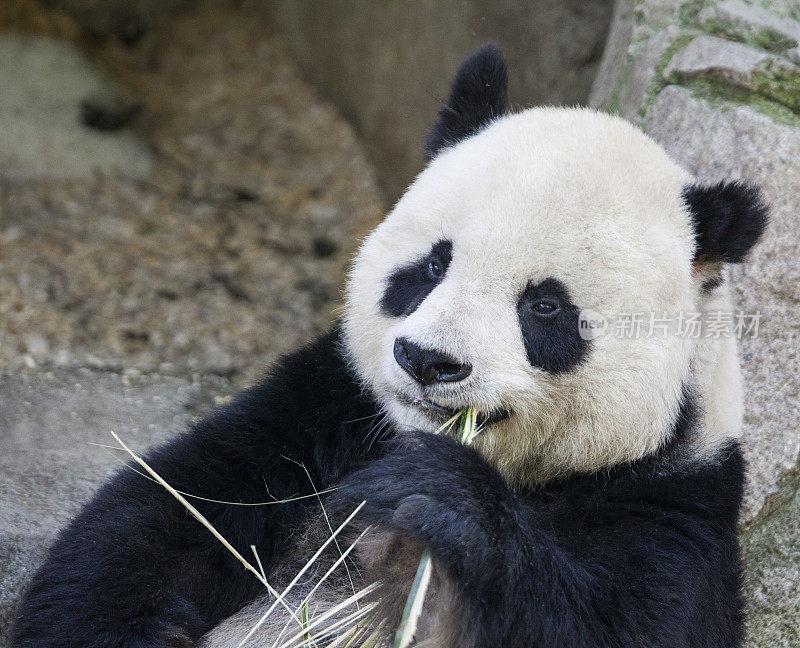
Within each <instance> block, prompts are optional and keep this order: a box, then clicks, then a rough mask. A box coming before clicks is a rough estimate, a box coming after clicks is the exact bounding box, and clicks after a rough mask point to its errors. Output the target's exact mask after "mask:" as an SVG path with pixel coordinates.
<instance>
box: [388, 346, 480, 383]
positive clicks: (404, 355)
mask: <svg viewBox="0 0 800 648" xmlns="http://www.w3.org/2000/svg"><path fill="white" fill-rule="evenodd" d="M394 359H395V360H396V361H397V364H399V365H400V366H401V367H402V368H403V370H404V371H405V372H406V373H407V374H408V375H409V376H411V377H412V378H413V379H414V380H416V381H417V382H418V383H420V384H421V385H426V386H427V385H433V384H436V383H451V382H460V381H461V380H464V379H465V378H466V377H467V376H469V375H470V374H471V373H472V365H471V364H469V363H461V362H459V361H458V360H456V359H455V358H453V357H451V356H449V355H447V354H445V353H441V352H440V351H436V350H433V349H425V348H423V347H421V346H419V345H418V344H415V343H414V342H412V341H411V340H409V339H408V338H404V337H399V338H397V339H396V340H395V341H394Z"/></svg>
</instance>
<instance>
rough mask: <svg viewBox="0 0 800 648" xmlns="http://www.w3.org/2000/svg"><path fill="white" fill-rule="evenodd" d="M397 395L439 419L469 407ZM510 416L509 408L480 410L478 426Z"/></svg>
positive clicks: (445, 418) (447, 418)
mask: <svg viewBox="0 0 800 648" xmlns="http://www.w3.org/2000/svg"><path fill="white" fill-rule="evenodd" d="M396 396H397V399H398V400H399V401H401V402H402V403H404V404H406V405H410V406H411V407H414V408H416V409H419V410H422V411H423V412H425V414H427V415H428V416H430V417H431V418H433V419H435V420H437V421H439V420H440V421H443V422H444V421H447V420H449V419H451V418H453V417H454V416H456V415H458V413H459V412H461V411H463V410H464V409H466V408H467V406H466V405H464V406H463V407H448V406H447V405H441V404H439V403H437V402H435V401H432V400H430V399H429V398H414V397H411V396H408V395H407V394H403V393H398V394H396ZM510 416H511V410H507V409H500V410H494V411H492V412H481V411H479V412H478V416H477V423H478V427H481V426H486V425H491V424H492V423H499V422H500V421H503V420H505V419H507V418H508V417H510Z"/></svg>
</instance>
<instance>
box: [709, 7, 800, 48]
mask: <svg viewBox="0 0 800 648" xmlns="http://www.w3.org/2000/svg"><path fill="white" fill-rule="evenodd" d="M698 21H699V22H700V25H701V26H702V27H703V29H705V30H706V31H709V32H715V33H722V34H725V35H726V36H730V37H731V38H735V39H737V40H741V41H744V42H748V43H752V44H754V45H758V46H761V47H764V48H766V49H769V50H773V51H774V50H789V52H788V54H789V56H791V57H792V58H794V59H795V60H797V61H798V62H800V48H799V47H798V46H800V22H798V21H797V20H792V19H791V18H786V17H784V16H780V15H778V14H775V13H773V12H772V11H768V10H767V9H765V8H764V7H759V6H758V5H753V4H747V3H745V2H741V0H727V1H726V2H719V3H717V4H716V5H712V6H710V7H706V8H705V9H703V10H702V11H701V12H700V14H699V15H698Z"/></svg>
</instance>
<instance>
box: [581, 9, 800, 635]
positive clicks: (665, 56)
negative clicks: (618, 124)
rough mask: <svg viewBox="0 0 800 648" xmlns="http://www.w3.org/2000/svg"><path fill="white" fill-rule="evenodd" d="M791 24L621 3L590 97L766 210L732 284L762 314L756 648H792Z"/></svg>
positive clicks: (754, 368) (798, 577) (753, 561)
mask: <svg viewBox="0 0 800 648" xmlns="http://www.w3.org/2000/svg"><path fill="white" fill-rule="evenodd" d="M798 14H800V7H798V6H797V5H796V4H794V5H792V4H782V3H779V2H777V3H766V2H765V3H755V2H754V3H744V2H738V1H724V0H723V1H722V2H711V1H701V2H686V1H680V0H642V1H638V2H629V1H622V2H620V3H618V7H617V11H616V21H615V24H614V26H613V27H612V34H611V39H610V42H609V46H608V49H607V51H606V54H605V56H604V66H603V69H601V77H602V78H603V79H604V80H605V81H606V83H608V84H609V86H610V87H608V86H606V87H598V86H596V91H595V93H594V105H596V106H599V107H606V108H610V109H612V110H617V111H619V112H620V113H621V114H623V115H624V116H625V117H627V118H628V119H631V120H633V121H635V122H638V123H640V124H641V125H642V126H643V127H644V128H645V130H646V131H647V132H648V133H649V134H650V135H652V136H653V137H654V138H655V139H656V140H657V141H659V142H660V143H661V144H662V145H664V146H665V147H666V149H667V151H668V152H669V153H670V154H671V155H672V156H673V157H674V158H675V159H676V160H678V161H680V162H681V163H682V164H683V165H684V166H685V167H686V168H687V169H689V170H690V171H691V172H692V173H694V174H695V175H696V176H697V177H698V178H699V179H700V180H701V181H705V182H714V181H718V180H721V179H723V178H728V179H745V180H749V181H752V182H755V183H757V184H759V185H760V186H761V187H763V189H764V192H765V195H766V197H767V199H768V200H769V202H770V203H771V206H772V221H771V223H770V227H769V229H768V231H767V232H766V234H765V236H764V238H763V240H762V242H761V243H760V245H759V246H758V248H757V249H756V250H755V251H754V253H753V254H752V255H751V257H750V259H749V260H748V261H747V263H745V264H744V265H743V266H742V267H740V268H737V269H734V270H733V271H732V273H731V279H732V282H733V285H734V286H735V289H736V297H737V308H738V309H739V310H740V311H741V312H744V313H749V314H753V313H760V315H761V317H760V323H759V331H758V334H757V335H755V336H752V337H748V338H746V339H743V340H741V343H740V346H741V352H742V367H743V370H744V376H745V386H746V387H745V388H746V395H745V399H746V404H745V412H746V414H745V424H744V430H743V434H744V443H745V452H746V455H747V459H748V462H749V475H748V483H747V492H746V497H745V507H744V511H743V515H742V520H741V523H742V544H743V549H744V557H745V563H746V575H747V596H748V601H749V606H750V607H749V619H748V623H749V630H750V634H749V646H750V647H751V648H767V647H769V648H773V647H775V646H786V647H789V646H798V645H800V585H798V583H800V553H798V547H800V533H799V529H798V524H797V519H798V517H797V516H798V506H799V504H798V503H799V502H800V499H799V497H800V495H799V493H800V480H798V477H797V476H798V466H799V463H798V461H799V459H800V398H798V396H800V393H799V392H800V357H798V349H800V326H798V321H800V289H798V281H797V278H798V274H800V266H799V265H798V263H799V262H798V259H799V258H800V238H798V231H800V198H798V196H800V104H799V103H798V102H800V86H798V85H797V68H796V66H795V65H794V64H793V63H792V60H791V59H792V58H794V48H796V47H797V41H796V40H795V39H794V37H793V36H792V35H793V34H800V22H798V20H799V19H800V15H798ZM767 29H769V30H771V31H770V33H772V34H773V37H772V38H771V39H770V40H769V41H768V42H767V41H766V40H765V30H767ZM775 34H778V35H780V38H778V37H776V36H775ZM756 35H758V36H756ZM720 36H725V37H726V38H727V39H734V41H731V40H723V39H722V38H720ZM643 80H644V81H643Z"/></svg>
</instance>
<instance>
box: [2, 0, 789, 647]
mask: <svg viewBox="0 0 800 648" xmlns="http://www.w3.org/2000/svg"><path fill="white" fill-rule="evenodd" d="M489 39H494V40H496V41H497V42H498V43H499V45H500V47H501V49H502V51H503V53H504V55H505V56H506V58H507V60H508V64H509V71H510V83H509V92H510V99H511V101H512V103H513V104H514V106H515V108H524V107H526V106H530V105H536V104H555V105H590V106H592V107H596V108H599V109H602V110H607V111H610V112H615V113H618V114H620V115H621V116H622V117H624V118H626V119H629V120H631V121H632V122H634V123H635V124H637V125H639V126H641V127H642V128H643V129H645V131H646V132H647V133H649V134H650V135H651V136H652V137H653V138H654V139H656V140H657V141H658V142H659V143H660V144H662V145H663V146H664V147H665V148H666V149H667V151H668V152H669V154H670V155H672V156H673V157H674V158H675V159H676V160H677V161H679V162H680V163H681V164H683V165H684V166H685V167H686V168H687V169H688V170H689V171H690V172H692V173H694V174H695V175H696V176H697V177H698V179H700V180H701V181H705V182H716V181H718V180H721V179H723V178H726V179H737V178H741V179H747V180H749V181H752V182H755V183H757V184H759V185H761V186H762V187H763V188H764V190H765V194H766V196H767V197H768V199H769V200H770V202H771V203H772V207H773V216H772V223H771V226H770V228H769V230H768V232H767V234H766V236H765V237H764V239H763V241H762V243H761V244H760V246H759V247H758V249H757V250H756V251H755V253H754V254H753V255H752V257H751V259H750V260H749V262H748V263H747V264H746V265H745V266H744V267H742V268H737V269H735V270H734V271H733V272H732V279H733V282H732V283H733V285H734V287H735V298H736V303H737V307H738V308H739V309H741V310H744V311H745V312H748V313H754V312H761V313H762V317H761V325H760V326H761V328H760V331H759V334H758V335H757V336H754V337H752V338H750V339H746V340H742V344H741V347H742V358H743V369H744V373H745V383H746V385H747V395H746V399H747V400H746V412H747V415H746V418H745V429H744V437H745V450H746V453H747V458H748V461H749V465H750V472H749V478H748V486H747V493H746V497H745V506H744V511H743V514H742V520H741V529H742V534H741V538H742V544H743V548H744V555H745V559H746V565H747V596H748V601H749V603H748V605H749V608H748V611H749V627H750V639H749V644H748V648H784V647H785V648H789V647H798V646H800V540H799V538H800V462H799V461H798V457H799V456H800V455H799V453H800V432H798V430H800V411H799V408H798V400H799V399H798V394H800V361H799V360H798V348H800V325H798V322H800V280H799V279H800V272H798V270H799V269H800V241H799V240H798V232H800V2H799V1H798V0H501V1H490V0H440V1H436V0H406V1H403V2H400V1H394V0H373V1H369V0H315V1H313V2H312V1H299V0H273V1H269V2H268V1H266V0H262V1H260V2H252V1H245V0H240V1H235V2H234V1H231V0H0V648H5V646H6V642H7V633H8V624H9V621H10V618H11V615H12V613H13V610H14V607H15V604H16V600H17V598H18V596H19V594H20V592H21V590H22V588H23V586H24V584H25V582H26V580H27V578H28V576H29V574H30V573H31V571H32V570H33V569H35V568H36V566H37V565H38V564H39V562H40V561H41V560H42V557H43V555H44V551H45V549H46V547H47V546H48V544H49V543H50V542H51V539H52V537H53V535H54V534H55V532H56V531H57V529H58V528H59V527H60V526H61V525H62V524H64V522H65V521H66V520H68V519H69V518H70V517H71V516H72V515H73V514H74V513H75V511H76V510H77V509H78V507H79V506H80V505H81V503H82V502H83V501H85V500H86V499H87V498H88V497H89V496H90V495H91V493H92V492H93V491H94V489H95V488H96V487H97V485H98V484H99V483H100V482H102V480H103V479H104V478H105V476H106V475H107V474H109V472H111V471H113V470H115V469H116V468H117V467H118V463H117V462H116V460H115V459H114V457H111V456H109V455H108V454H107V453H106V452H105V451H104V450H103V449H102V448H99V447H97V446H96V445H90V444H91V443H108V442H109V438H110V437H109V436H108V431H109V430H111V429H113V430H115V431H117V432H118V433H119V434H120V435H121V437H122V438H123V439H124V440H125V441H126V442H127V443H128V444H129V445H131V447H133V448H134V449H136V450H139V451H141V450H144V449H145V448H146V447H148V446H150V445H152V444H155V443H158V442H160V441H163V440H164V439H166V438H168V437H170V436H171V435H173V434H175V433H176V432H179V431H180V430H182V429H184V428H185V426H186V425H187V423H189V422H190V421H191V420H192V419H194V418H195V417H197V416H200V415H202V414H203V413H204V412H206V411H208V409H209V408H210V407H212V406H213V405H214V404H218V403H222V402H225V401H226V400H227V399H229V398H230V395H231V394H232V393H234V392H235V391H236V390H238V389H240V388H241V387H243V386H245V385H247V384H249V383H251V382H252V381H253V380H254V379H255V378H256V377H257V376H258V375H259V374H261V373H262V371H263V370H264V368H265V367H266V366H267V365H268V364H269V363H270V362H272V361H273V360H274V359H275V358H276V357H277V356H278V355H279V354H281V353H283V352H285V351H287V350H290V349H293V348H295V347H297V346H298V345H299V344H301V343H302V342H304V341H306V340H308V339H310V338H311V337H313V336H314V335H316V334H318V333H320V332H322V331H324V330H325V329H327V328H328V327H329V326H330V324H331V322H332V321H333V320H334V318H335V317H336V316H337V314H338V313H339V312H340V307H341V289H342V284H343V281H344V277H345V271H346V267H347V263H348V261H349V259H350V257H351V255H352V253H353V251H354V250H355V249H356V247H357V244H358V241H359V239H360V237H362V236H363V235H365V234H366V233H367V232H368V231H369V230H370V229H371V228H372V227H374V226H375V225H376V224H377V223H378V222H379V221H380V219H381V218H382V215H383V214H384V213H385V212H386V210H387V209H389V208H390V207H391V205H392V204H393V203H394V201H395V200H396V199H397V198H398V196H399V195H400V194H401V193H402V191H403V189H404V187H406V186H407V185H408V183H409V182H410V181H411V180H412V179H413V177H414V175H415V174H416V173H418V172H419V171H420V169H421V168H422V167H423V159H422V155H421V149H422V142H423V139H424V136H425V133H426V131H427V129H428V127H429V125H430V124H432V123H433V121H434V119H435V115H436V112H437V110H438V108H439V106H440V104H441V101H442V100H443V99H444V98H445V97H446V95H447V92H448V86H449V82H450V79H451V78H452V75H453V73H454V72H455V70H456V68H457V66H458V64H459V63H460V61H461V60H462V59H463V58H464V56H465V55H467V54H468V53H469V52H471V51H472V50H473V49H475V48H476V47H477V46H479V45H480V44H481V43H483V42H485V41H486V40H489Z"/></svg>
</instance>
